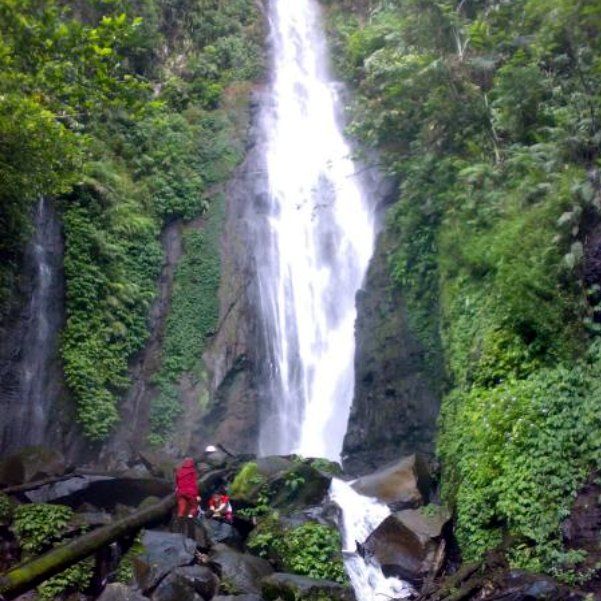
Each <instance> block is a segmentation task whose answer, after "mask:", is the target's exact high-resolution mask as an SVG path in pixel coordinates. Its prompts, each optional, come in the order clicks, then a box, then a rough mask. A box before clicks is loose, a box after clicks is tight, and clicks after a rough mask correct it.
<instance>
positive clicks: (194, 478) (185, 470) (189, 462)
mask: <svg viewBox="0 0 601 601" xmlns="http://www.w3.org/2000/svg"><path fill="white" fill-rule="evenodd" d="M175 497H176V499H177V517H178V518H194V517H196V515H197V514H198V510H199V507H200V492H199V490H198V475H197V473H196V468H195V467H194V460H193V459H192V458H191V457H186V458H185V459H184V460H183V462H182V464H181V465H180V467H179V468H178V469H177V470H176V472H175Z"/></svg>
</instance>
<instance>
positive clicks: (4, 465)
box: [0, 446, 67, 486]
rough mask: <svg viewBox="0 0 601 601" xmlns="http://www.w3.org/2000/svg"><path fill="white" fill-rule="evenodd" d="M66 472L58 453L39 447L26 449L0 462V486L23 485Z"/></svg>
mask: <svg viewBox="0 0 601 601" xmlns="http://www.w3.org/2000/svg"><path fill="white" fill-rule="evenodd" d="M66 471H67V465H66V463H65V458H64V457H63V455H62V453H61V452H60V451H57V450H56V449H48V448H46V447H41V446H34V447H26V448H24V449H22V450H21V451H19V452H18V453H15V454H14V455H10V456H8V457H6V458H5V459H2V461H0V484H1V485H5V486H10V485H12V484H23V483H24V482H33V481H34V480H41V479H42V478H48V477H50V476H60V475H62V474H64V473H65V472H66Z"/></svg>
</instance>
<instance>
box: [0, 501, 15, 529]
mask: <svg viewBox="0 0 601 601" xmlns="http://www.w3.org/2000/svg"><path fill="white" fill-rule="evenodd" d="M14 509H15V508H14V503H13V501H12V500H11V498H10V497H9V496H8V495H5V494H3V493H0V524H10V523H11V521H12V519H13V513H14Z"/></svg>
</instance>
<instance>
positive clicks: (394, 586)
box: [330, 478, 413, 601]
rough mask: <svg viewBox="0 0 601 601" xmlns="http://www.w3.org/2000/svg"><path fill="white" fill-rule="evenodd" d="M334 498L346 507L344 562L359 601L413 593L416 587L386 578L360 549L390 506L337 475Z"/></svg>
mask: <svg viewBox="0 0 601 601" xmlns="http://www.w3.org/2000/svg"><path fill="white" fill-rule="evenodd" d="M330 499H331V500H332V501H334V503H336V505H338V507H340V508H341V509H342V533H343V539H342V549H343V551H342V552H343V555H344V565H345V568H346V571H347V573H348V575H349V578H350V580H351V584H352V585H353V589H354V590H355V596H356V597H357V601H384V600H387V599H404V598H405V597H409V596H410V594H411V592H412V590H413V589H412V588H411V586H409V585H408V584H406V583H404V582H403V581H402V580H399V579H398V578H386V577H385V576H384V574H382V570H381V569H380V566H379V565H378V564H377V563H372V562H370V561H369V560H368V561H366V560H365V559H364V558H363V557H361V556H360V555H359V554H358V553H357V550H356V545H357V543H364V542H365V539H366V538H367V537H368V536H369V535H370V534H371V533H372V532H373V531H374V530H375V529H376V528H377V527H378V526H379V525H380V524H381V523H382V522H383V521H384V520H385V519H386V517H388V515H390V509H388V507H387V506H386V505H385V504H384V503H381V502H380V501H378V500H377V499H372V498H370V497H364V496H362V495H360V494H359V493H358V492H357V491H355V490H354V489H353V487H352V486H351V485H350V484H349V483H347V482H343V481H342V480H337V479H336V478H334V479H333V480H332V485H331V487H330Z"/></svg>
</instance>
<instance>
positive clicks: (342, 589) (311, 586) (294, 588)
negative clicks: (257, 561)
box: [261, 572, 355, 601]
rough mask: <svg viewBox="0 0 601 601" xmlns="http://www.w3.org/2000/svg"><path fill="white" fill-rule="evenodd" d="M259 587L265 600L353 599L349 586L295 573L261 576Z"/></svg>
mask: <svg viewBox="0 0 601 601" xmlns="http://www.w3.org/2000/svg"><path fill="white" fill-rule="evenodd" d="M261 588H262V591H263V598H264V599H265V601H276V599H281V601H321V600H322V599H328V600H329V601H355V594H354V592H353V589H352V588H351V587H350V586H345V585H343V584H339V583H338V582H331V581H330V580H314V579H313V578H307V577H306V576H298V575H296V574H285V573H281V572H280V573H277V574H272V575H271V576H268V577H266V578H263V581H262V583H261Z"/></svg>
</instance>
